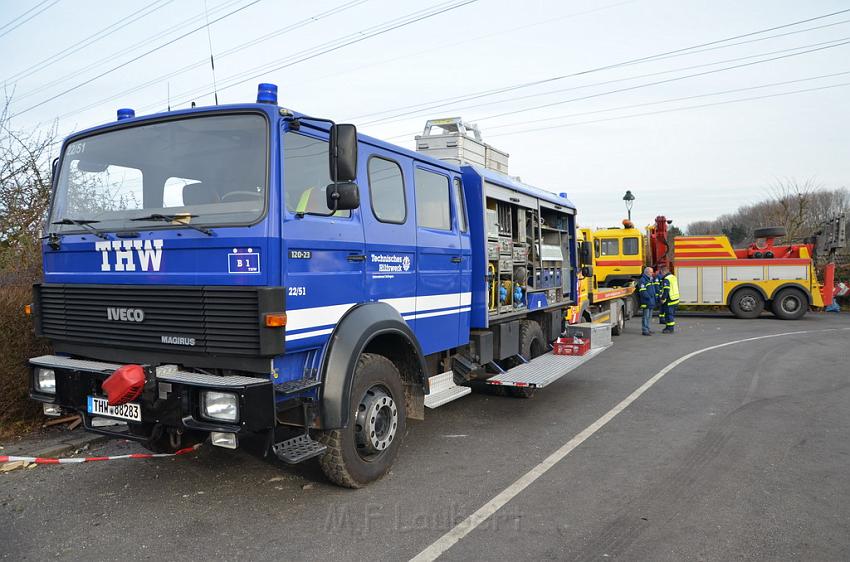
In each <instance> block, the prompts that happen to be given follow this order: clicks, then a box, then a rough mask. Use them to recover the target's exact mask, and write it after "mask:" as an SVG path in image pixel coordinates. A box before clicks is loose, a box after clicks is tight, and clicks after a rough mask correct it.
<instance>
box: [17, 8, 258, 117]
mask: <svg viewBox="0 0 850 562" xmlns="http://www.w3.org/2000/svg"><path fill="white" fill-rule="evenodd" d="M241 2H242V0H225V1H224V2H222V3H221V4H219V5H217V6H215V7H214V8H213V9H211V10H210V13H211V14H212V13H218V12H223V11H224V10H227V9H228V8H230V7H232V6H234V5H236V4H239V3H241ZM203 19H204V14H203V12H202V13H200V14H197V15H195V16H192V17H190V18H187V19H184V20H183V21H180V22H177V23H176V24H174V25H172V26H171V27H168V28H166V29H164V30H161V31H158V32H156V33H154V34H153V35H150V36H148V37H147V38H145V39H143V40H142V41H139V42H137V43H135V44H133V45H130V46H128V47H125V48H123V49H121V50H119V51H115V52H111V53H109V55H108V56H106V57H103V58H101V59H98V60H96V61H93V62H91V63H90V64H88V65H86V66H84V67H82V68H77V69H74V70H72V71H71V72H69V73H67V74H65V75H63V76H60V77H58V78H56V79H55V80H53V81H51V82H49V83H47V84H44V85H42V86H39V87H38V88H35V89H33V90H30V91H28V92H26V93H24V94H17V95H16V96H15V100H14V101H15V103H20V102H21V101H23V100H25V99H27V98H30V97H33V96H35V95H43V94H44V92H45V90H47V89H49V88H52V87H53V86H57V85H59V84H62V83H63V82H67V81H69V80H79V79H80V76H81V75H82V74H83V73H85V72H88V71H89V70H97V69H101V68H103V67H104V65H106V64H108V63H110V62H111V61H114V60H118V59H120V58H121V57H122V56H124V55H126V54H129V53H133V52H135V51H136V50H138V49H140V48H143V47H145V46H147V45H150V44H152V43H154V42H155V41H156V40H158V39H161V38H164V37H167V36H169V35H170V34H171V33H174V32H182V30H183V29H184V28H185V27H186V26H188V25H192V24H193V23H195V22H198V21H201V20H203ZM205 60H206V59H205Z"/></svg>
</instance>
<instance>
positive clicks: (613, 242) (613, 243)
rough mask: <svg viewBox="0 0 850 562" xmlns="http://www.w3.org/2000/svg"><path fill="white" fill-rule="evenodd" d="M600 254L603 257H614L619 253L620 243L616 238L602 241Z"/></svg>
mask: <svg viewBox="0 0 850 562" xmlns="http://www.w3.org/2000/svg"><path fill="white" fill-rule="evenodd" d="M601 253H602V255H603V256H616V255H617V254H619V253H620V241H619V240H617V239H616V238H606V239H603V240H602V245H601Z"/></svg>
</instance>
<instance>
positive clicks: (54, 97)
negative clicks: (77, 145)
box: [11, 0, 261, 117]
mask: <svg viewBox="0 0 850 562" xmlns="http://www.w3.org/2000/svg"><path fill="white" fill-rule="evenodd" d="M259 2H261V0H253V1H252V2H249V3H248V4H245V5H244V6H241V7H239V8H237V9H235V10H233V11H231V12H228V13H227V14H225V15H223V16H221V17H219V18H217V19H214V20H213V21H211V22H210V24H214V23H217V22H220V21H221V20H223V19H225V18H228V17H230V16H232V15H234V14H236V13H238V12H241V11H242V10H244V9H246V8H249V7H251V6H253V5H254V4H257V3H259ZM204 27H206V26H204V25H202V26H200V27H196V28H195V29H193V30H191V31H187V32H186V33H184V34H182V35H180V36H178V37H175V38H174V39H171V40H170V41H167V42H165V43H163V44H161V45H159V46H157V47H154V48H153V49H150V50H148V51H145V52H144V53H142V54H141V55H138V56H136V57H134V58H132V59H130V60H128V61H125V62H123V63H121V64H119V65H118V66H114V67H112V68H110V69H109V70H106V71H104V72H101V73H100V74H98V75H97V76H94V77H92V78H89V79H88V80H85V81H83V82H80V83H79V84H77V85H76V86H72V87H71V88H68V89H67V90H64V91H62V92H60V93H58V94H56V95H54V96H51V97H49V98H47V99H46V100H42V101H41V102H39V103H37V104H35V105H31V106H29V107H28V108H26V109H23V110H21V111H18V112H17V113H15V114H14V115H12V116H11V117H17V116H19V115H23V114H24V113H27V112H28V111H32V110H33V109H35V108H37V107H41V106H42V105H44V104H45V103H48V102H51V101H53V100H55V99H56V98H59V97H61V96H64V95H65V94H67V93H69V92H73V91H74V90H77V89H79V88H82V87H83V86H85V85H86V84H90V83H92V82H94V81H95V80H97V79H99V78H103V77H104V76H106V75H107V74H110V73H112V72H115V71H116V70H118V69H119V68H124V67H125V66H127V65H128V64H131V63H134V62H136V61H137V60H139V59H141V58H144V57H146V56H148V55H150V54H151V53H154V52H156V51H158V50H160V49H162V48H164V47H167V46H168V45H171V44H173V43H176V42H177V41H179V40H181V39H183V38H185V37H188V36H189V35H192V34H193V33H196V32H197V31H200V30H202V29H204Z"/></svg>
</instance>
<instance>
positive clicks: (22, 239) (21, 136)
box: [0, 95, 56, 269]
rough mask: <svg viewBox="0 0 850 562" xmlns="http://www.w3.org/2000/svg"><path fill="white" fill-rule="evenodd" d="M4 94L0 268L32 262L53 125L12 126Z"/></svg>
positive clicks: (46, 200)
mask: <svg viewBox="0 0 850 562" xmlns="http://www.w3.org/2000/svg"><path fill="white" fill-rule="evenodd" d="M9 106H10V97H9V96H8V95H7V96H6V99H5V102H4V103H3V106H2V110H0V269H8V268H9V267H12V268H15V269H17V268H18V267H20V265H21V260H22V259H23V260H24V261H25V262H26V263H27V264H31V263H33V261H31V258H34V256H33V254H35V255H37V254H38V252H39V250H38V235H39V232H40V231H41V228H42V225H43V223H44V219H45V216H46V214H47V208H48V206H49V204H50V176H51V155H52V152H53V150H54V148H55V146H56V125H55V124H53V125H52V126H50V127H48V128H44V129H35V130H32V131H20V130H16V129H15V128H13V127H12V125H11V122H10V114H9Z"/></svg>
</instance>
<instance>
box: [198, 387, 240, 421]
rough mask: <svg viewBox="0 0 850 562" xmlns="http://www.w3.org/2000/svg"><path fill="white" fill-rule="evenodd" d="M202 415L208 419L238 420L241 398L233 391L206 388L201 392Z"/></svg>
mask: <svg viewBox="0 0 850 562" xmlns="http://www.w3.org/2000/svg"><path fill="white" fill-rule="evenodd" d="M201 415H202V416H203V417H205V418H207V419H211V420H218V421H226V422H234V423H235V422H237V421H238V420H239V399H238V398H237V397H236V395H235V394H233V393H232V392H217V391H214V390H204V391H202V392H201Z"/></svg>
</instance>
